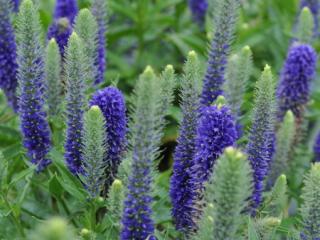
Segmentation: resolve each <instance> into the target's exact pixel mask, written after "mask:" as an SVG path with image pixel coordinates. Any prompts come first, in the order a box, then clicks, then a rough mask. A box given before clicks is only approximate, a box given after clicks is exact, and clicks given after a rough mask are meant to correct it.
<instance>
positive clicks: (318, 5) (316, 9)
mask: <svg viewBox="0 0 320 240" xmlns="http://www.w3.org/2000/svg"><path fill="white" fill-rule="evenodd" d="M304 7H308V8H309V9H310V11H311V13H312V15H313V19H314V34H315V35H318V34H319V17H320V15H319V13H320V2H319V0H301V2H300V9H303V8H304Z"/></svg>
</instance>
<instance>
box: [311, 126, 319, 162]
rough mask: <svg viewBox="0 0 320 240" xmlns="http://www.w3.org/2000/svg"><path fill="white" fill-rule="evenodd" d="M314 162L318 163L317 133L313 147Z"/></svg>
mask: <svg viewBox="0 0 320 240" xmlns="http://www.w3.org/2000/svg"><path fill="white" fill-rule="evenodd" d="M313 153H314V160H315V161H316V162H320V132H318V134H317V137H316V139H315V143H314V145H313Z"/></svg>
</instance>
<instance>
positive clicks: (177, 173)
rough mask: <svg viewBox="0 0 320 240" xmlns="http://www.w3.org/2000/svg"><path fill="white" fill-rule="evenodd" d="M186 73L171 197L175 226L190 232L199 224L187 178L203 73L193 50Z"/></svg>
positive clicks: (187, 232)
mask: <svg viewBox="0 0 320 240" xmlns="http://www.w3.org/2000/svg"><path fill="white" fill-rule="evenodd" d="M184 72H185V73H184V76H183V78H182V83H181V87H182V89H181V109H182V115H183V118H182V122H181V124H180V134H179V138H178V145H177V147H176V150H175V153H174V163H173V175H172V177H171V182H170V197H171V201H172V216H173V218H174V222H175V226H176V229H177V230H179V231H181V232H183V233H184V234H185V235H188V234H189V233H190V232H191V231H192V230H194V229H195V228H196V223H195V222H194V220H195V219H194V214H195V213H197V212H195V211H194V207H193V202H192V197H193V196H194V192H193V189H190V187H189V184H188V181H189V180H190V178H191V176H190V174H189V171H188V169H190V168H191V167H192V166H193V165H192V159H193V156H194V153H195V141H194V140H195V137H196V131H197V122H198V115H199V95H200V86H199V84H198V82H199V78H200V77H201V71H200V66H199V60H198V58H197V55H196V54H195V52H190V53H189V56H188V60H187V62H186V64H185V67H184Z"/></svg>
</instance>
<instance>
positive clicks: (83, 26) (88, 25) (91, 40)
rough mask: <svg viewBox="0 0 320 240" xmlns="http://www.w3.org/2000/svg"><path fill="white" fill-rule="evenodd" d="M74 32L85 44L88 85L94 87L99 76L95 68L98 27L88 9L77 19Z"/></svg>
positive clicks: (81, 12) (82, 11) (80, 13)
mask: <svg viewBox="0 0 320 240" xmlns="http://www.w3.org/2000/svg"><path fill="white" fill-rule="evenodd" d="M74 31H75V32H76V33H77V34H78V35H79V37H80V38H81V39H82V41H83V44H84V47H85V48H84V52H85V56H86V69H85V73H86V75H87V85H88V87H90V86H92V85H93V83H94V81H95V79H96V76H97V74H98V72H97V68H96V66H95V63H96V59H97V57H98V56H97V53H98V52H97V40H98V39H97V37H98V25H97V22H96V20H95V18H94V16H93V15H92V14H91V12H90V11H89V10H88V9H82V10H81V11H80V12H79V15H78V16H77V17H76V20H75V26H74Z"/></svg>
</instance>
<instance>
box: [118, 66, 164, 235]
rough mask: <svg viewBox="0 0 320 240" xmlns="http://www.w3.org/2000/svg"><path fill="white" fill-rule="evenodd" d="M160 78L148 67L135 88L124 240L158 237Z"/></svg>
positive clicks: (124, 212) (160, 129)
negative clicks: (155, 176)
mask: <svg viewBox="0 0 320 240" xmlns="http://www.w3.org/2000/svg"><path fill="white" fill-rule="evenodd" d="M159 89H160V84H159V80H158V78H157V77H156V76H155V74H154V73H153V70H152V69H151V68H150V67H148V68H147V69H146V70H145V72H144V73H143V74H142V75H141V77H140V79H139V81H138V83H137V86H136V88H135V98H134V99H133V112H132V115H131V122H130V127H131V132H130V133H131V138H130V147H131V153H130V154H129V157H130V158H131V159H132V162H131V166H130V173H129V177H128V183H127V190H126V191H127V194H126V198H125V201H124V207H123V215H122V230H121V234H120V239H121V240H133V239H135V240H145V239H150V240H155V239H156V238H155V236H154V229H155V227H154V221H153V219H152V209H151V204H152V202H153V198H152V194H151V193H152V190H153V187H152V185H153V174H154V169H153V168H154V167H153V161H154V160H155V159H156V158H157V156H158V152H159V145H160V139H161V137H162V130H163V124H164V115H163V113H161V112H162V111H161V108H162V106H161V103H162V101H161V96H160V95H161V94H160V93H161V91H159Z"/></svg>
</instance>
